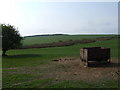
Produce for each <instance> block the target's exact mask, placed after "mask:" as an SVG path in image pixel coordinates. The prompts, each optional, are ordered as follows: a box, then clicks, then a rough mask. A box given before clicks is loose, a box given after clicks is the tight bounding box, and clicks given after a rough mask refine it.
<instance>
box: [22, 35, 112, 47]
mask: <svg viewBox="0 0 120 90" xmlns="http://www.w3.org/2000/svg"><path fill="white" fill-rule="evenodd" d="M110 36H113V35H56V36H37V37H26V38H25V39H24V40H23V45H33V44H43V43H53V42H60V41H69V40H81V39H88V38H89V39H94V38H97V37H110Z"/></svg>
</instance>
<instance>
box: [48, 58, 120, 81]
mask: <svg viewBox="0 0 120 90" xmlns="http://www.w3.org/2000/svg"><path fill="white" fill-rule="evenodd" d="M57 60H58V61H57ZM57 60H56V61H55V60H53V61H54V63H57V64H58V66H56V67H55V68H51V69H50V70H49V71H51V73H48V76H47V77H50V76H51V77H54V78H56V80H84V81H87V82H91V81H97V80H104V79H108V80H109V79H112V80H118V78H119V75H120V72H119V71H118V68H119V67H120V66H118V65H119V64H118V61H117V60H112V61H111V63H110V64H105V63H102V64H95V63H94V64H93V63H91V67H84V64H83V63H82V62H81V60H80V59H79V58H62V59H57Z"/></svg>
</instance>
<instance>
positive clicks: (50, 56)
mask: <svg viewBox="0 0 120 90" xmlns="http://www.w3.org/2000/svg"><path fill="white" fill-rule="evenodd" d="M101 36H107V35H95V36H92V35H87V36H84V35H83V36H64V35H63V36H48V37H45V36H44V37H28V38H26V39H25V40H24V41H23V43H24V45H32V44H41V43H51V42H58V41H59V40H62V41H68V40H71V39H72V40H76V39H83V38H96V37H101ZM50 37H51V38H50ZM63 38H64V39H63ZM36 42H39V43H36ZM97 46H102V47H110V48H111V59H112V61H113V62H117V60H118V39H113V40H106V41H97V42H94V43H87V44H86V43H85V44H75V45H72V46H63V47H51V48H34V49H18V50H9V51H8V52H7V54H8V57H3V59H2V62H3V64H2V65H3V88H117V87H118V80H117V79H116V76H114V77H112V76H110V77H108V78H106V77H105V76H104V74H105V73H106V75H107V74H108V73H109V72H111V70H113V71H115V70H114V68H112V66H110V68H108V67H107V66H106V67H105V69H106V71H105V72H101V70H104V67H99V68H82V67H81V66H79V65H78V64H79V53H80V52H79V50H80V48H83V47H97ZM58 58H75V60H76V61H73V63H69V64H66V63H64V62H62V63H57V62H53V61H52V60H54V59H58ZM114 65H115V64H114ZM115 67H116V66H115ZM80 68H81V69H80ZM79 69H80V70H83V72H84V73H83V74H84V75H83V76H86V75H85V74H88V72H89V71H91V73H89V74H91V75H92V74H96V73H99V72H97V71H100V72H101V75H100V76H103V77H99V78H98V77H97V76H96V78H95V80H93V79H91V80H90V81H89V80H88V82H87V79H88V78H86V77H87V76H86V77H83V76H81V75H79V73H82V72H80V71H79ZM72 72H73V73H75V72H76V73H78V74H73V73H72ZM92 72H93V73H92ZM60 73H61V74H60ZM66 75H67V76H66ZM75 75H76V76H75ZM79 76H81V78H80V77H79ZM108 76H109V74H108ZM82 77H83V78H82ZM90 78H93V77H92V76H91V77H90Z"/></svg>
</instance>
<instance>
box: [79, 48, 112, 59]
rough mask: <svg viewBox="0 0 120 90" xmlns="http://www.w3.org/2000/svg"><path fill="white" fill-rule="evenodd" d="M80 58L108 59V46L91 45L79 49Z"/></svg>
mask: <svg viewBox="0 0 120 90" xmlns="http://www.w3.org/2000/svg"><path fill="white" fill-rule="evenodd" d="M80 57H81V59H84V60H88V61H100V60H108V59H109V58H110V48H105V47H92V48H82V49H80Z"/></svg>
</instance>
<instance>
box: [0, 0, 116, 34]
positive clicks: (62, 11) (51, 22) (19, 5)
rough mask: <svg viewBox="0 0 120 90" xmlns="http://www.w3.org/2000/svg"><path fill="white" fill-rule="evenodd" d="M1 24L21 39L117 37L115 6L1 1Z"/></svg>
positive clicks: (25, 0) (103, 3) (86, 3)
mask: <svg viewBox="0 0 120 90" xmlns="http://www.w3.org/2000/svg"><path fill="white" fill-rule="evenodd" d="M0 11H1V12H0V13H1V14H0V23H5V24H11V25H14V26H15V27H16V28H18V30H19V32H20V34H21V35H22V36H28V35H38V34H61V33H63V34H117V33H118V2H70V1H69V0H68V1H66V2H55V1H53V2H48V1H46V2H41V0H8V2H7V3H6V0H3V1H2V3H0Z"/></svg>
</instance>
